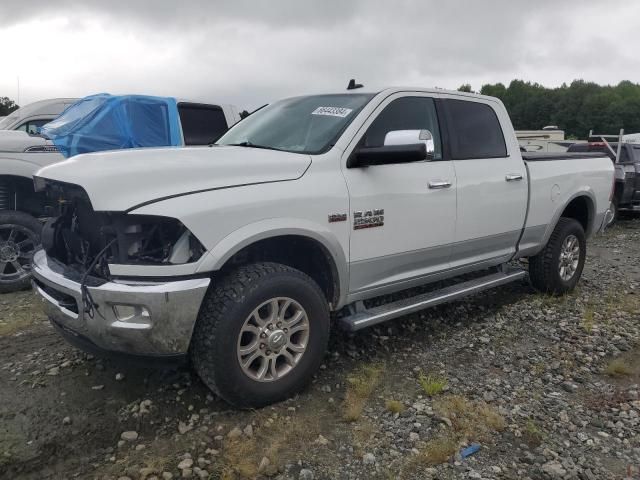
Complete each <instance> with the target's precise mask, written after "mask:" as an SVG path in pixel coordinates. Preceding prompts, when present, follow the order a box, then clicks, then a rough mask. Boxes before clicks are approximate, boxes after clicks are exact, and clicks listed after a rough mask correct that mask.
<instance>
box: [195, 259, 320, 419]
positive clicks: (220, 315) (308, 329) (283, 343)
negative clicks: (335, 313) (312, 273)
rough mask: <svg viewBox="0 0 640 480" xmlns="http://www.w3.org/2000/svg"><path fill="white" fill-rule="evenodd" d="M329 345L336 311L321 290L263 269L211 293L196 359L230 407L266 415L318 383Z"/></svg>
mask: <svg viewBox="0 0 640 480" xmlns="http://www.w3.org/2000/svg"><path fill="white" fill-rule="evenodd" d="M328 337H329V308H328V304H327V300H326V298H325V297H324V295H323V293H322V291H321V290H320V287H318V285H317V284H316V283H315V282H314V281H313V280H312V279H311V278H310V277H309V276H307V275H306V274H304V273H303V272H300V271H299V270H296V269H293V268H291V267H288V266H285V265H281V264H277V263H270V262H264V263H255V264H250V265H245V266H242V267H239V268H238V269H236V270H234V271H233V272H231V273H230V274H228V275H227V276H226V277H225V278H223V279H222V280H221V283H220V284H219V285H217V286H214V287H213V288H212V289H211V290H210V291H209V292H208V293H207V296H206V297H205V300H204V302H203V304H202V307H201V309H200V314H199V316H198V320H197V323H196V327H195V330H194V333H193V339H192V343H191V358H192V361H193V365H194V367H195V370H196V372H197V373H198V375H199V376H200V378H201V379H202V380H203V382H204V383H205V384H206V385H207V386H208V387H209V388H211V389H212V390H213V391H214V392H216V393H217V394H218V395H219V396H220V397H222V398H223V399H224V400H226V401H227V402H229V403H230V404H232V405H235V406H238V407H242V408H252V407H262V406H265V405H268V404H271V403H274V402H277V401H280V400H284V399H285V398H287V397H289V396H291V395H292V394H293V393H295V392H297V391H298V390H300V389H301V388H303V387H304V386H305V385H306V384H307V382H309V381H310V380H311V377H312V375H313V374H314V373H315V372H316V371H317V369H318V368H319V367H320V363H321V362H322V358H323V356H324V353H325V349H326V346H327V341H328Z"/></svg>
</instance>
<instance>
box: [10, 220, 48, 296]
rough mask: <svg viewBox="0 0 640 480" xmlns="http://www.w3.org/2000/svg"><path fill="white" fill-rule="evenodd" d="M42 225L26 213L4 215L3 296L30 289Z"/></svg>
mask: <svg viewBox="0 0 640 480" xmlns="http://www.w3.org/2000/svg"><path fill="white" fill-rule="evenodd" d="M41 231H42V224H41V223H40V222H39V221H38V220H37V219H35V218H34V217H32V216H31V215H29V214H28V213H24V212H16V211H10V210H5V211H1V212H0V293H6V292H15V291H17V290H24V289H25V288H28V287H29V284H30V278H31V259H32V258H33V254H34V252H35V251H36V249H37V248H38V246H39V245H40V232H41Z"/></svg>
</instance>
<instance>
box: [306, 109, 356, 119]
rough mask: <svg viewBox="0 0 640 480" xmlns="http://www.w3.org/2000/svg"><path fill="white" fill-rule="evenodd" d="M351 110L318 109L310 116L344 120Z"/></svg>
mask: <svg viewBox="0 0 640 480" xmlns="http://www.w3.org/2000/svg"><path fill="white" fill-rule="evenodd" d="M351 112H353V110H352V109H351V108H344V107H318V108H316V109H315V110H314V111H313V112H311V115H328V116H330V117H341V118H344V117H346V116H347V115H349V114H350V113H351Z"/></svg>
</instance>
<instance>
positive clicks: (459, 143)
mask: <svg viewBox="0 0 640 480" xmlns="http://www.w3.org/2000/svg"><path fill="white" fill-rule="evenodd" d="M444 105H445V109H444V110H445V116H446V118H447V125H448V133H449V146H450V149H451V158H452V159H453V160H468V159H480V158H501V157H506V156H507V146H506V144H505V140H504V133H503V131H502V127H501V126H500V121H499V120H498V116H497V115H496V112H495V110H494V109H493V108H492V107H491V106H490V105H488V104H486V103H481V102H474V101H469V100H452V99H447V100H445V101H444Z"/></svg>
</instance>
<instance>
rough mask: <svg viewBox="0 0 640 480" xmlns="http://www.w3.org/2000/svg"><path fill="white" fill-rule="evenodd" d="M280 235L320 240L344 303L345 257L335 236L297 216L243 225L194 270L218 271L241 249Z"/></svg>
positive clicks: (329, 231)
mask: <svg viewBox="0 0 640 480" xmlns="http://www.w3.org/2000/svg"><path fill="white" fill-rule="evenodd" d="M284 235H297V236H301V237H306V238H309V239H312V240H315V241H317V242H318V243H320V244H321V245H322V246H323V247H324V248H325V249H326V251H327V253H328V254H329V255H330V256H331V259H332V260H333V263H334V265H335V267H336V271H337V273H338V281H339V285H340V299H339V302H338V307H340V306H342V305H344V301H345V299H346V294H347V292H346V288H347V285H348V284H349V282H348V269H347V257H346V254H345V252H344V250H343V248H342V246H341V245H340V241H339V240H338V238H337V237H336V235H335V234H334V233H333V232H332V231H331V230H329V229H327V228H326V227H323V226H322V225H320V224H317V223H315V222H311V221H308V220H304V219H300V218H269V219H265V220H260V221H258V222H254V223H251V224H248V225H245V226H243V227H241V228H239V229H237V230H235V231H234V232H232V233H230V234H229V235H227V236H226V237H224V238H223V239H222V240H221V241H220V242H218V243H217V244H216V245H215V246H214V247H213V248H212V249H211V250H209V252H208V253H207V254H206V255H205V257H204V258H203V259H202V260H201V261H200V262H199V265H198V273H200V272H212V271H217V270H220V269H221V268H222V267H223V266H224V264H225V263H226V262H227V261H228V260H229V259H230V258H231V257H233V255H235V254H236V253H238V252H239V251H240V250H242V249H243V248H245V247H247V246H249V245H251V244H253V243H255V242H258V241H260V240H265V239H268V238H274V237H279V236H284Z"/></svg>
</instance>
